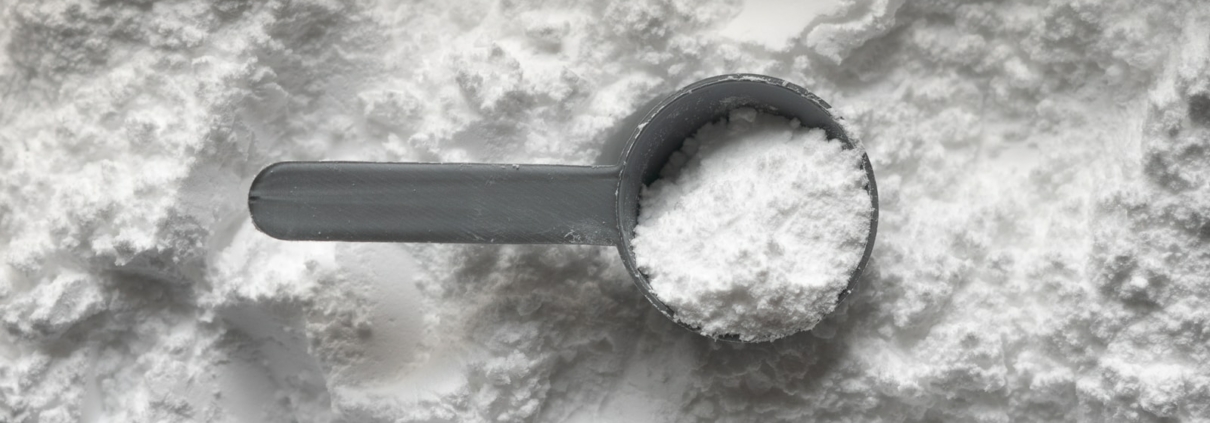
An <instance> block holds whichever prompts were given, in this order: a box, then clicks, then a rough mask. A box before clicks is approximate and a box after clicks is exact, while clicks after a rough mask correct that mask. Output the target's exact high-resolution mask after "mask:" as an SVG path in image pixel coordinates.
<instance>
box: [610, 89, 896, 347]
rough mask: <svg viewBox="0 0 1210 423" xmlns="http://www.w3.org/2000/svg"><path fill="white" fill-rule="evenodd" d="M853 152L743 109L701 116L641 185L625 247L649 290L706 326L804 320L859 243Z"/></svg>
mask: <svg viewBox="0 0 1210 423" xmlns="http://www.w3.org/2000/svg"><path fill="white" fill-rule="evenodd" d="M861 154H862V153H861V151H859V150H858V149H843V148H842V144H841V142H840V141H836V140H828V139H827V136H826V135H825V134H824V131H823V130H821V129H810V130H808V128H802V127H800V126H799V123H798V121H796V120H795V121H791V120H788V119H786V118H782V117H778V116H773V115H766V114H761V113H757V112H756V110H753V109H738V110H734V111H732V112H731V113H730V116H729V119H727V120H724V121H719V122H715V123H711V124H707V125H706V126H704V127H702V128H701V129H700V130H698V131H697V133H696V134H694V135H693V137H692V138H689V139H687V140H685V145H684V147H682V148H681V150H680V151H678V152H677V153H674V155H673V158H672V159H671V160H670V163H669V164H668V165H666V167H665V168H664V170H663V172H662V174H661V179H659V180H657V181H656V182H655V183H653V184H652V185H651V186H650V187H648V188H647V189H645V190H644V191H643V194H642V198H641V201H640V213H639V222H638V226H636V227H635V231H634V232H635V237H634V239H633V241H632V246H633V248H634V252H635V259H636V261H637V262H638V265H639V269H640V270H641V271H643V273H644V274H645V275H647V276H648V279H649V281H650V283H651V290H652V291H653V292H654V293H655V294H656V296H657V297H658V298H660V299H661V300H662V301H664V303H665V304H667V305H668V306H669V307H671V308H672V310H673V311H674V312H675V313H676V314H675V318H676V319H677V320H679V321H681V322H683V323H686V324H688V325H690V326H693V327H700V328H701V331H702V332H703V333H706V334H710V335H714V336H721V335H731V334H733V335H738V336H739V337H740V339H742V340H745V341H767V340H771V339H776V338H781V337H784V336H786V335H790V334H793V333H795V332H799V331H803V330H808V329H811V328H812V327H814V326H815V324H816V323H819V321H820V320H821V319H822V318H823V317H824V316H825V315H827V314H828V313H831V312H832V310H833V309H835V308H836V302H837V298H839V295H840V293H841V291H843V290H844V289H845V287H846V286H847V285H848V282H849V278H850V277H851V276H852V274H853V271H854V270H855V269H856V267H857V264H858V262H860V261H861V256H862V253H864V252H865V245H866V237H867V235H868V234H869V223H870V214H871V212H872V210H873V208H872V207H871V201H870V196H869V193H867V192H866V191H865V188H864V187H865V184H866V175H865V171H864V170H863V168H862V167H861Z"/></svg>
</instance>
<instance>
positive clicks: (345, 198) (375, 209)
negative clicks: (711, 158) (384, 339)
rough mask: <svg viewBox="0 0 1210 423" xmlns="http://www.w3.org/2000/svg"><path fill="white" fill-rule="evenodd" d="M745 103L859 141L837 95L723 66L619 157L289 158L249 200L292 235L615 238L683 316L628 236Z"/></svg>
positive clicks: (869, 246)
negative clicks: (692, 147)
mask: <svg viewBox="0 0 1210 423" xmlns="http://www.w3.org/2000/svg"><path fill="white" fill-rule="evenodd" d="M741 107H751V108H754V109H757V110H759V111H761V112H764V113H770V114H774V115H780V116H784V117H786V118H790V119H798V120H799V121H800V122H801V123H802V125H803V126H804V127H808V128H821V129H823V130H824V131H825V132H827V135H828V138H831V139H837V140H840V141H841V142H842V143H844V145H845V148H855V147H854V144H853V142H852V141H850V140H849V137H848V134H846V133H845V130H844V127H843V126H841V125H840V123H839V122H837V121H836V119H835V118H834V117H833V116H832V114H831V113H830V112H829V111H828V109H829V108H830V107H831V106H829V105H828V103H826V102H824V101H823V100H821V99H819V97H816V96H815V95H814V94H811V93H810V92H808V91H807V90H805V89H803V88H802V87H799V86H797V85H794V84H791V83H788V82H786V81H783V80H780V79H777V78H773V77H769V76H763V75H750V74H734V75H721V76H716V77H712V78H708V79H705V80H702V81H698V82H696V83H693V84H691V85H689V86H687V87H685V88H683V89H681V90H680V91H677V92H676V93H674V94H672V95H671V96H669V97H668V98H666V99H664V101H662V102H660V103H659V104H657V105H656V106H655V107H653V108H652V109H651V111H650V112H648V113H647V115H646V117H645V118H644V119H643V120H642V121H641V123H640V124H639V125H638V128H637V129H636V130H635V131H634V135H632V136H631V137H630V140H629V142H628V143H627V144H626V146H625V148H624V149H623V151H622V157H621V162H620V163H618V164H617V165H613V166H560V165H516V164H503V165H502V164H471V163H366V162H282V163H276V164H273V165H271V166H269V167H267V168H265V169H264V170H262V171H261V173H260V175H257V177H256V180H254V181H253V182H252V188H251V190H250V192H249V193H248V209H249V210H250V211H251V213H252V221H253V223H254V224H255V225H256V227H257V229H260V230H261V231H262V232H264V233H266V234H268V235H269V236H272V237H274V238H279V239H286V240H312V241H377V242H446V243H477V244H585V245H616V246H617V247H618V252H619V253H621V255H622V260H623V261H624V262H625V263H626V268H627V269H628V270H629V271H630V275H631V276H632V277H633V278H634V282H635V284H636V285H638V287H639V290H641V291H642V292H643V295H644V296H646V297H647V300H648V301H650V302H651V304H652V305H654V306H655V307H656V308H657V309H659V310H660V312H662V313H664V315H666V316H668V317H669V318H673V317H674V316H675V314H676V310H673V309H671V308H669V307H668V306H667V305H666V304H664V302H663V301H660V299H659V298H657V297H656V296H655V294H653V293H652V292H651V285H650V284H649V282H648V280H647V277H646V276H645V275H644V274H643V273H642V272H641V271H639V268H638V266H637V265H636V264H635V259H634V251H633V250H632V249H631V248H630V239H631V238H632V237H633V236H634V227H635V224H636V223H637V221H638V216H639V194H640V192H641V191H642V189H643V187H644V186H646V185H650V184H651V183H652V182H654V181H655V180H656V179H658V178H659V174H660V170H661V169H662V168H663V167H664V164H665V163H666V162H667V161H668V158H669V157H670V156H671V155H672V153H673V152H675V151H677V150H679V149H680V148H681V144H682V143H683V142H684V141H685V139H686V138H688V137H689V136H691V135H693V133H694V132H696V131H697V130H698V128H701V127H702V126H703V125H705V124H706V123H709V122H712V121H715V120H718V119H720V118H723V117H725V116H727V114H728V112H730V111H731V110H732V109H736V108H741ZM862 166H863V167H864V169H865V171H866V175H867V176H868V179H869V184H868V185H867V186H866V190H867V191H868V192H869V194H870V202H871V204H872V205H873V208H874V212H873V214H872V215H871V218H870V235H869V239H868V240H867V242H866V247H865V252H864V253H863V254H862V257H861V261H860V262H859V264H858V265H857V267H856V268H855V269H854V270H853V273H852V276H851V277H850V278H849V285H848V288H847V289H845V290H844V292H842V293H841V294H840V297H839V298H838V299H837V301H838V302H839V301H841V300H843V299H844V298H845V297H846V296H847V295H848V294H849V293H850V292H852V289H853V287H854V284H855V283H856V281H857V278H858V276H859V275H861V272H862V270H863V269H864V268H865V265H866V262H867V261H868V260H869V258H870V252H871V251H872V250H873V248H874V237H875V234H876V232H877V229H878V189H877V187H876V186H875V183H874V170H873V168H871V166H870V161H869V158H868V157H865V156H864V155H863V157H862ZM769 177H770V178H775V177H777V175H769ZM805 259H809V258H805ZM673 321H677V320H676V319H675V318H673ZM677 322H678V323H680V324H681V325H682V326H685V327H686V328H688V329H690V330H693V331H695V332H699V333H700V331H699V330H698V328H694V327H690V326H686V325H684V324H683V323H681V322H679V321H677ZM715 338H717V339H722V340H728V341H736V340H738V339H739V337H738V336H736V335H725V336H719V337H715Z"/></svg>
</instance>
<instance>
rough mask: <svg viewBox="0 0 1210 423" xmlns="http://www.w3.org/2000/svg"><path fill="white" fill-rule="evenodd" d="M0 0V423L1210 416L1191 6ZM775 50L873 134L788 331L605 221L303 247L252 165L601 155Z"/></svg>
mask: <svg viewBox="0 0 1210 423" xmlns="http://www.w3.org/2000/svg"><path fill="white" fill-rule="evenodd" d="M746 3H747V2H745V4H741V2H736V1H721V2H700V1H694V2H690V1H684V0H601V1H590V2H549V1H538V0H513V1H508V2H493V1H487V0H459V1H450V0H440V1H429V0H419V1H409V2H398V1H387V0H365V1H356V2H354V1H344V0H292V1H288V2H287V1H276V0H264V1H239V0H205V1H203V0H176V1H123V2H114V1H92V0H8V1H0V46H2V50H0V51H2V52H3V53H0V327H2V328H3V330H0V421H4V422H19V423H33V422H76V421H82V422H95V421H118V422H197V421H201V422H224V421H255V422H292V421H298V422H315V421H318V422H325V421H348V422H472V423H474V422H531V421H538V422H564V421H571V422H577V421H627V422H630V421H761V422H777V421H792V422H802V421H869V422H904V421H907V422H936V421H979V422H1041V421H1047V422H1049V421H1085V422H1102V421H1104V422H1167V421H1188V422H1197V421H1206V420H1207V419H1208V418H1210V330H1207V328H1208V327H1210V213H1208V212H1207V210H1210V166H1207V163H1210V8H1208V7H1206V3H1205V2H1204V1H1192V0H1190V1H1182V0H1157V1H1146V2H1141V1H1136V0H1103V1H1088V0H1023V1H1014V2H967V1H961V2H959V1H952V0H914V1H910V2H908V1H901V0H843V1H840V3H841V4H840V6H839V10H837V11H836V12H835V13H829V14H828V16H826V17H821V18H818V19H812V20H809V21H808V20H803V21H804V22H808V23H807V24H806V25H805V26H804V27H803V28H802V30H801V31H799V32H798V33H797V34H796V35H793V36H791V38H790V39H789V40H788V41H787V42H786V43H784V45H780V46H776V47H769V46H766V45H759V44H753V43H747V42H744V41H737V40H735V39H734V38H732V37H729V36H725V35H722V34H721V32H722V31H723V29H724V28H727V27H728V26H729V24H730V23H731V22H732V20H733V19H735V18H736V17H737V16H741V15H744V14H745V13H743V8H744V7H746ZM731 72H753V73H762V74H768V75H771V76H775V77H779V78H783V79H786V80H788V81H791V82H794V83H797V84H799V85H802V86H804V87H805V88H807V89H809V90H811V91H812V92H814V93H816V94H818V95H819V96H820V97H822V98H824V99H826V100H827V101H828V102H829V103H830V104H832V105H833V106H835V108H834V109H833V112H834V113H835V114H837V115H839V116H843V117H844V118H845V125H846V128H847V129H848V130H849V131H850V133H851V135H852V136H854V137H856V138H859V139H861V140H862V142H863V143H864V145H865V148H866V151H867V152H868V154H869V157H870V159H871V160H872V162H873V167H874V169H875V171H876V173H877V178H878V188H879V194H880V199H879V203H880V223H879V233H878V241H877V245H876V247H875V249H874V251H873V255H872V257H871V260H870V263H869V265H868V267H867V271H866V272H865V275H864V276H863V277H862V278H860V279H859V280H858V285H857V288H856V290H855V291H854V294H853V295H851V296H849V297H848V298H847V299H846V300H845V301H844V302H843V303H842V304H841V305H840V306H839V307H838V308H837V310H835V311H834V312H833V313H831V314H829V315H828V317H826V318H825V319H824V320H823V321H821V322H820V323H819V324H817V325H816V326H815V328H814V329H812V330H811V331H810V332H807V333H801V334H797V335H793V336H789V337H786V338H783V339H780V340H777V341H774V342H770V343H761V344H754V345H732V344H728V343H719V342H714V341H711V340H709V339H707V338H705V337H702V336H700V335H697V334H694V333H691V332H689V331H686V330H684V329H683V328H681V327H679V326H678V325H677V324H676V323H675V322H672V321H670V320H669V319H667V318H665V317H664V316H663V315H661V314H660V313H659V312H658V311H656V310H655V309H654V308H652V307H651V305H650V304H648V303H647V302H646V300H645V299H644V298H643V297H642V295H641V294H639V292H638V291H637V289H636V288H635V287H634V286H633V284H632V282H631V280H630V278H629V276H628V275H627V273H626V270H625V267H624V266H623V265H622V263H621V259H620V258H619V257H618V255H617V251H616V249H614V248H604V247H567V246H466V245H398V244H354V243H299V242H283V241H278V240H274V239H271V238H269V237H267V236H265V235H264V234H261V233H259V232H257V231H256V230H255V228H253V227H252V225H251V222H250V221H249V218H248V211H247V205H246V195H247V189H248V186H249V184H250V183H251V180H252V178H253V177H254V176H255V174H256V172H257V171H259V170H260V169H262V168H263V167H264V166H266V165H268V164H270V163H273V162H275V161H279V160H318V159H327V160H375V161H475V162H492V163H526V162H528V163H564V164H594V163H597V164H614V163H616V162H617V159H618V155H619V151H620V149H621V145H622V143H623V141H624V140H625V139H626V137H627V136H628V135H629V134H630V133H632V132H633V130H634V124H635V123H636V121H637V120H639V119H641V118H642V114H643V113H644V112H645V111H646V110H645V109H644V108H645V106H646V105H648V104H650V103H651V102H652V101H658V99H661V98H663V96H665V95H667V94H668V93H670V92H673V91H674V90H676V89H678V88H680V87H683V86H685V85H686V84H689V83H692V82H694V81H697V80H700V79H702V78H705V77H709V76H713V75H718V74H723V73H731Z"/></svg>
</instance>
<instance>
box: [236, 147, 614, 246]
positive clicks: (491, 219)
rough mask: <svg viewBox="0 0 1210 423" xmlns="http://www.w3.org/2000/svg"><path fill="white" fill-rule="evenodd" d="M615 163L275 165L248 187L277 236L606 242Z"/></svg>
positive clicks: (257, 211)
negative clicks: (605, 164)
mask: <svg viewBox="0 0 1210 423" xmlns="http://www.w3.org/2000/svg"><path fill="white" fill-rule="evenodd" d="M620 170H621V169H620V168H619V167H615V166H559V165H500V164H469V163H466V164H462V163H458V164H453V163H441V164H439V163H367V162H281V163H276V164H273V165H271V166H269V167H267V168H265V169H264V170H262V171H261V172H260V174H259V175H257V177H256V179H255V180H254V181H253V182H252V187H251V189H250V190H249V192H248V209H249V211H250V212H251V214H252V222H253V223H254V224H255V225H256V227H257V229H260V231H261V232H264V233H266V234H268V235H269V236H272V237H274V238H278V239H287V240H320V241H380V242H447V243H476V244H589V245H613V244H616V243H617V240H618V239H619V234H618V227H617V217H616V212H615V210H616V207H617V200H616V196H617V186H618V178H619V175H620V173H621V172H620Z"/></svg>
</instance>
